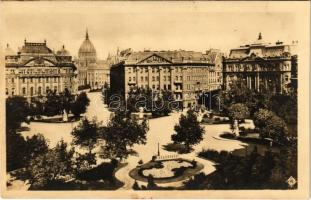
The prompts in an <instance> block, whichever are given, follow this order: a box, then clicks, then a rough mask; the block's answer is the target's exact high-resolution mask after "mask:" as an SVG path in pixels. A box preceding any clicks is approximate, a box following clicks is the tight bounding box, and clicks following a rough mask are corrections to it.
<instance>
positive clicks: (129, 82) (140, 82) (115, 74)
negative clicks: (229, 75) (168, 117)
mask: <svg viewBox="0 0 311 200" xmlns="http://www.w3.org/2000/svg"><path fill="white" fill-rule="evenodd" d="M215 63H216V64H215ZM221 70H222V54H221V53H220V52H219V51H216V50H210V51H207V53H206V54H204V53H201V52H194V51H184V50H179V51H143V52H132V53H130V54H129V55H128V56H127V57H125V58H123V61H121V62H120V63H118V64H116V65H113V66H112V67H111V72H110V74H111V77H110V78H111V80H110V81H111V82H110V83H111V90H112V92H113V93H115V94H116V93H120V94H122V95H124V96H125V98H126V96H127V94H128V92H129V91H130V90H131V89H135V88H145V89H147V88H150V89H152V90H153V91H154V92H160V91H161V90H169V91H172V92H173V93H174V97H175V100H176V101H180V103H181V104H182V105H183V107H191V106H194V105H196V103H197V98H198V96H199V95H200V94H202V93H203V92H208V91H213V90H218V89H220V87H221V83H222V82H221V81H222V78H221V77H222V74H221Z"/></svg>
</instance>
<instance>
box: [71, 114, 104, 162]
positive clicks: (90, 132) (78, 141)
mask: <svg viewBox="0 0 311 200" xmlns="http://www.w3.org/2000/svg"><path fill="white" fill-rule="evenodd" d="M99 126H100V125H99V124H98V123H97V122H96V119H93V120H92V121H89V120H88V119H87V118H84V119H82V121H81V122H80V123H79V125H78V126H77V127H75V128H74V129H73V131H72V132H71V134H72V136H73V139H72V143H73V144H74V145H78V146H80V147H82V148H84V149H87V150H88V152H87V153H86V154H84V155H81V154H80V155H79V158H78V161H79V162H78V163H79V164H78V165H79V166H81V165H82V164H83V163H85V162H86V168H90V167H91V165H94V164H96V159H95V154H94V153H92V150H93V149H94V147H95V144H96V142H97V139H98V130H99Z"/></svg>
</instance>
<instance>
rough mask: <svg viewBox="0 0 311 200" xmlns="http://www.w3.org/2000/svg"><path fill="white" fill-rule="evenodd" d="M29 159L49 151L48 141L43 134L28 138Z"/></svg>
mask: <svg viewBox="0 0 311 200" xmlns="http://www.w3.org/2000/svg"><path fill="white" fill-rule="evenodd" d="M26 145H27V161H29V160H31V159H33V158H35V157H37V156H39V155H41V154H44V153H47V152H48V150H49V146H48V142H47V140H46V139H45V138H44V136H43V135H42V134H36V135H33V136H32V137H27V138H26Z"/></svg>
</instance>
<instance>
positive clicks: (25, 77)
mask: <svg viewBox="0 0 311 200" xmlns="http://www.w3.org/2000/svg"><path fill="white" fill-rule="evenodd" d="M75 72H76V66H75V65H74V63H73V61H72V57H71V56H70V54H69V52H68V51H67V50H66V49H65V46H63V47H62V48H61V49H60V50H59V51H57V52H56V53H55V52H53V51H52V50H51V49H50V48H49V47H47V45H46V41H44V42H43V43H34V42H27V41H26V40H25V42H24V45H23V46H22V48H20V50H19V51H18V52H17V53H14V51H13V50H12V49H11V48H10V47H9V45H7V48H6V50H5V81H6V89H5V90H6V96H14V95H19V96H24V97H26V98H27V99H28V100H31V98H33V97H38V96H45V95H46V94H47V91H49V90H52V91H55V92H56V93H59V92H63V91H64V90H65V89H66V88H67V89H68V90H69V91H71V93H76V92H77V87H76V86H77V85H76V82H75V81H76V73H75Z"/></svg>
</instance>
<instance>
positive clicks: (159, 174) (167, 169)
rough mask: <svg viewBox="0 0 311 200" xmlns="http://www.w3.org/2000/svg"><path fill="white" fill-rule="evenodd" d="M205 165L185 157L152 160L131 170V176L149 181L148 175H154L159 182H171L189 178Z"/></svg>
mask: <svg viewBox="0 0 311 200" xmlns="http://www.w3.org/2000/svg"><path fill="white" fill-rule="evenodd" d="M203 167H204V166H203V165H202V164H201V163H198V162H196V161H188V160H184V159H172V160H161V161H150V162H148V163H146V164H144V165H141V166H138V167H136V168H134V169H133V170H131V171H130V176H131V177H132V178H134V179H136V180H140V181H144V182H147V178H148V176H149V175H152V177H153V178H154V181H155V182H157V183H169V182H176V181H181V180H184V179H186V178H189V177H191V176H193V175H194V174H196V173H197V172H199V171H200V170H201V169H203Z"/></svg>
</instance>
